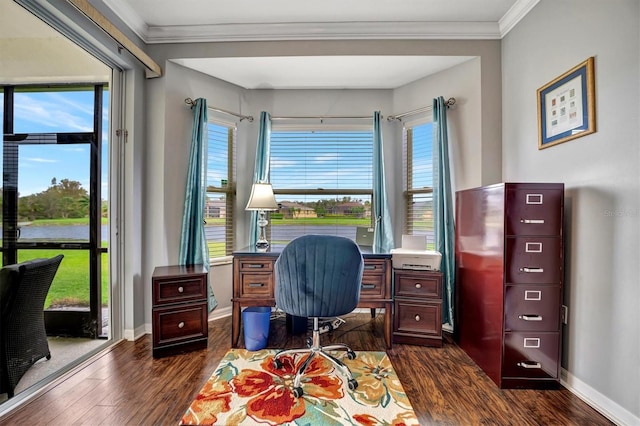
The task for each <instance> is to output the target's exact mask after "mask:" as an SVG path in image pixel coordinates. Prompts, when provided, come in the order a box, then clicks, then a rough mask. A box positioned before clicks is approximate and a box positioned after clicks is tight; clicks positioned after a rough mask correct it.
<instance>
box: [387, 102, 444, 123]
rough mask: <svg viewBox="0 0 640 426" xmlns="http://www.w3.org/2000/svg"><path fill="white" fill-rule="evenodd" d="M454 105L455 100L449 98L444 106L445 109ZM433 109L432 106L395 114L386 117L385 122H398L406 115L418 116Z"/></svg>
mask: <svg viewBox="0 0 640 426" xmlns="http://www.w3.org/2000/svg"><path fill="white" fill-rule="evenodd" d="M455 103H456V98H449V99H447V100H446V101H445V103H444V104H445V106H446V107H447V108H449V107H451V106H453V105H455ZM432 109H433V107H432V106H426V107H422V108H418V109H414V110H411V111H407V112H403V113H401V114H396V115H390V116H389V117H387V120H389V121H393V120H400V119H401V118H402V117H406V116H407V115H413V114H418V113H421V112H428V111H431V110H432Z"/></svg>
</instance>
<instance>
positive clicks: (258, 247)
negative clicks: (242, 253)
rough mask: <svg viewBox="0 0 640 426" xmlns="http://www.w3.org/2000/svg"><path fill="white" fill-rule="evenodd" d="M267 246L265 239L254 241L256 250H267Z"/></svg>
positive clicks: (267, 242)
mask: <svg viewBox="0 0 640 426" xmlns="http://www.w3.org/2000/svg"><path fill="white" fill-rule="evenodd" d="M268 248H269V241H267V240H262V241H261V240H258V241H257V242H256V250H258V251H267V249H268Z"/></svg>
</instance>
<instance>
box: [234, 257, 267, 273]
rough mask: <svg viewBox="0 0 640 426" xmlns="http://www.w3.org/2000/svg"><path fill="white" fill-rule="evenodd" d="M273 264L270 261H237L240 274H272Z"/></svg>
mask: <svg viewBox="0 0 640 426" xmlns="http://www.w3.org/2000/svg"><path fill="white" fill-rule="evenodd" d="M273 263H274V261H273V260H271V259H251V258H249V259H240V260H239V261H238V268H239V271H240V272H244V273H247V272H248V273H253V272H268V273H271V272H273Z"/></svg>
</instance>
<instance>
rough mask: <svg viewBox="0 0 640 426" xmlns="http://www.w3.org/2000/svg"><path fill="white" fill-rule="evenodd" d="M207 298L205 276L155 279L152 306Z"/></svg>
mask: <svg viewBox="0 0 640 426" xmlns="http://www.w3.org/2000/svg"><path fill="white" fill-rule="evenodd" d="M206 298H207V280H206V275H202V276H188V277H183V278H166V279H165V278H155V279H154V280H153V304H154V305H164V304H169V303H178V302H189V301H193V300H202V299H206Z"/></svg>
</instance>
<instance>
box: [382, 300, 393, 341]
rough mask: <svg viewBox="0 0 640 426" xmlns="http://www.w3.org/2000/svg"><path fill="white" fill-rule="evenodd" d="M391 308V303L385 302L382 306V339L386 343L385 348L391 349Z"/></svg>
mask: <svg viewBox="0 0 640 426" xmlns="http://www.w3.org/2000/svg"><path fill="white" fill-rule="evenodd" d="M391 309H392V305H391V303H387V306H385V308H384V341H385V343H386V344H387V349H391V344H392V340H391V338H392V336H391V335H392V330H393V315H391V313H392V312H391Z"/></svg>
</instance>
